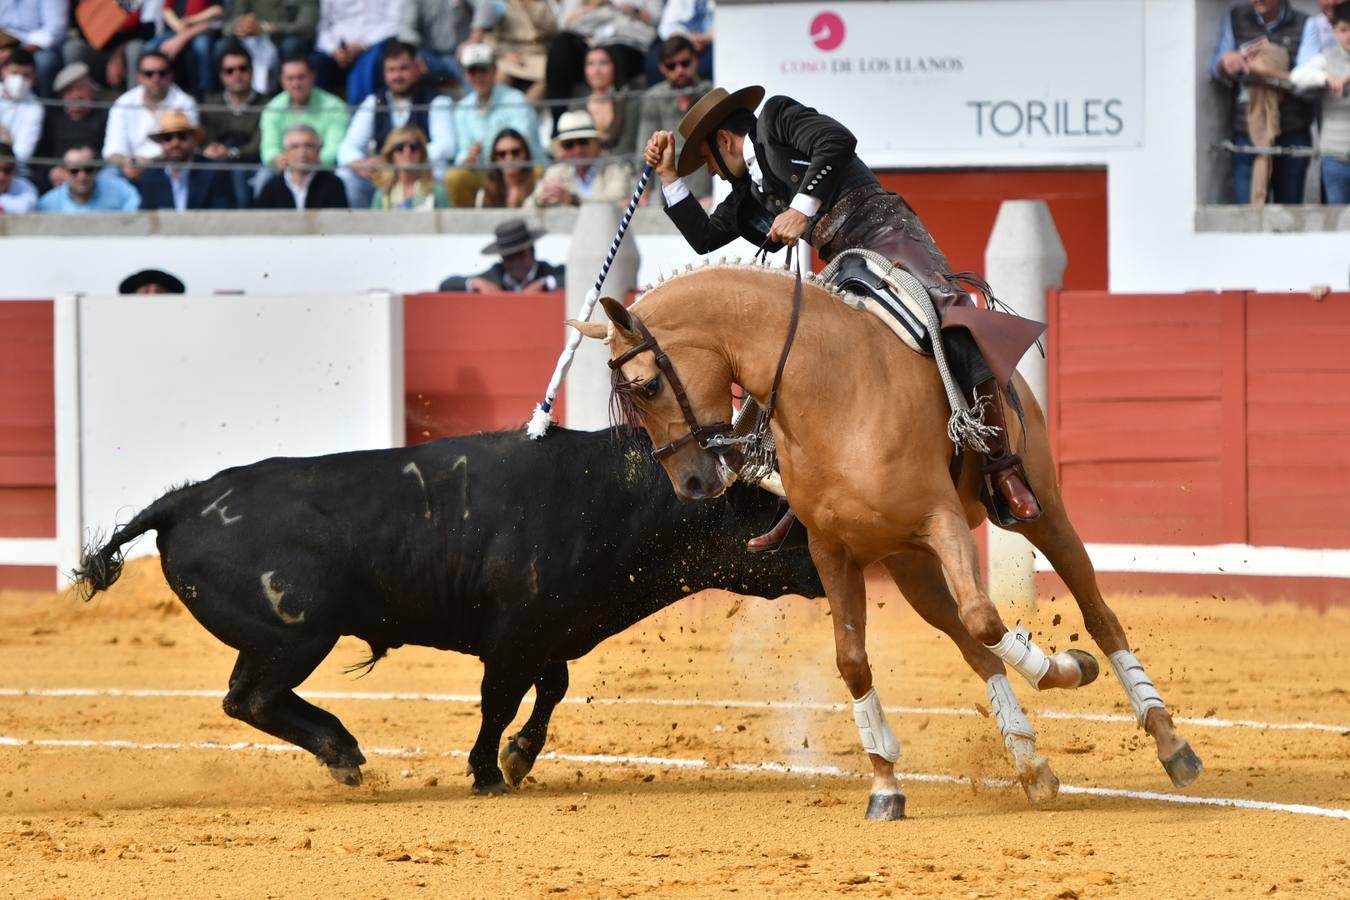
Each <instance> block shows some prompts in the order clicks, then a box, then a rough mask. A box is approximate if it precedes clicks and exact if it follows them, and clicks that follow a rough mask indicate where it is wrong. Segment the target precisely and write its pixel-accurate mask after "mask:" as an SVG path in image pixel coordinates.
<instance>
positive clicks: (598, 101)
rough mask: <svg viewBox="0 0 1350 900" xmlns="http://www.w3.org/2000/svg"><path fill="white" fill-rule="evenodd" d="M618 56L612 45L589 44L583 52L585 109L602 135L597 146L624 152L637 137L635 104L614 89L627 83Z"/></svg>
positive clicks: (628, 149)
mask: <svg viewBox="0 0 1350 900" xmlns="http://www.w3.org/2000/svg"><path fill="white" fill-rule="evenodd" d="M619 60H620V57H619V56H617V55H616V54H615V53H614V48H612V47H592V48H591V49H590V50H589V51H587V53H586V87H587V88H588V89H589V93H588V94H587V95H586V111H587V112H589V113H590V114H591V119H592V120H593V121H594V122H595V128H596V130H597V131H599V132H600V133H601V134H602V135H603V136H604V137H603V138H601V141H600V146H601V147H602V148H603V149H604V150H605V151H606V152H614V151H616V150H617V151H618V152H619V153H628V152H629V151H630V150H631V149H632V147H633V144H634V142H635V141H636V140H637V113H636V109H637V105H636V104H635V103H633V101H632V100H631V99H629V98H627V97H624V98H616V97H615V96H614V92H615V91H616V90H619V89H620V88H621V87H622V86H623V85H626V84H628V81H629V79H628V75H627V73H625V72H624V71H623V67H622V64H621V63H620V62H619Z"/></svg>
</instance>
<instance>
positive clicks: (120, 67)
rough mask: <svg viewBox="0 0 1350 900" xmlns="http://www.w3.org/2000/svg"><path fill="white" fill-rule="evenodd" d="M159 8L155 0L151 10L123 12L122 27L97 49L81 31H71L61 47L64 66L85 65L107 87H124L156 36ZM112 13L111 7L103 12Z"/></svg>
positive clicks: (157, 1)
mask: <svg viewBox="0 0 1350 900" xmlns="http://www.w3.org/2000/svg"><path fill="white" fill-rule="evenodd" d="M80 2H84V0H80ZM162 5H163V4H162V0H154V2H153V3H152V4H150V6H151V8H150V9H144V8H142V9H138V10H136V11H135V12H129V13H126V14H125V16H126V17H125V18H124V19H123V20H122V24H121V27H120V28H119V29H118V30H117V31H116V32H115V33H114V34H113V35H112V36H111V37H108V38H105V39H103V40H102V43H100V44H99V46H98V47H97V48H95V47H94V46H93V45H92V44H90V42H89V40H88V37H87V36H86V35H85V34H84V33H83V32H82V31H81V30H79V29H72V30H71V31H70V32H69V33H68V34H67V36H66V41H65V43H64V44H63V45H62V48H61V53H62V56H63V58H64V59H65V61H66V62H67V63H75V62H82V63H84V64H85V65H87V66H88V67H89V70H90V72H92V73H94V77H95V78H96V79H97V80H99V81H102V83H103V84H105V85H107V86H108V87H113V88H116V87H121V86H123V85H124V84H126V83H127V81H128V78H127V73H128V72H135V71H136V67H137V65H138V64H139V63H140V59H141V53H142V52H143V51H144V50H145V44H146V42H147V41H150V40H152V39H154V37H155V34H156V30H157V25H156V23H157V21H158V13H157V12H156V9H157V8H158V7H159V6H162ZM143 6H144V5H143ZM114 12H115V10H113V9H112V8H111V7H104V9H103V13H104V14H112V13H114Z"/></svg>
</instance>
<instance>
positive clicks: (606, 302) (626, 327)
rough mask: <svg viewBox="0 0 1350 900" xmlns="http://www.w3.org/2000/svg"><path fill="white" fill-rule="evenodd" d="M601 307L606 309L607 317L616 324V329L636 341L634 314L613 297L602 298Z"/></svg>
mask: <svg viewBox="0 0 1350 900" xmlns="http://www.w3.org/2000/svg"><path fill="white" fill-rule="evenodd" d="M600 305H601V306H603V307H604V308H605V315H607V316H609V320H610V321H611V322H613V323H614V327H615V328H617V329H619V331H621V332H623V333H624V334H625V335H626V336H628V337H630V338H633V339H636V338H637V334H636V331H635V329H634V328H633V314H632V313H630V312H629V311H628V307H626V306H624V305H623V304H622V303H620V302H619V301H618V300H615V299H614V298H613V297H601V298H600Z"/></svg>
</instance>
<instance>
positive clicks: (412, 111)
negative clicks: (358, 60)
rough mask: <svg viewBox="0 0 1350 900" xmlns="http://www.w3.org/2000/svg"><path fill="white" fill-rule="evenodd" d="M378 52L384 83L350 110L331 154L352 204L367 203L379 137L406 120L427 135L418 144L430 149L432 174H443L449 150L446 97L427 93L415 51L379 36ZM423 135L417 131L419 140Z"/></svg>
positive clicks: (450, 133)
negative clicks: (339, 141) (381, 44)
mask: <svg viewBox="0 0 1350 900" xmlns="http://www.w3.org/2000/svg"><path fill="white" fill-rule="evenodd" d="M380 54H381V57H382V60H383V63H382V65H383V69H384V84H385V86H384V87H383V88H382V89H381V90H379V91H377V92H375V93H374V94H371V95H370V96H369V97H367V98H366V99H364V100H362V101H361V105H360V106H358V107H357V108H356V112H354V113H352V121H351V124H350V125H348V126H347V134H346V136H345V137H344V138H343V139H342V144H341V146H339V147H338V154H337V161H338V165H340V166H343V167H344V168H345V170H346V171H345V172H344V171H339V172H338V175H339V177H342V181H343V184H345V185H346V186H347V199H348V200H349V201H350V202H351V204H352V206H353V207H354V208H358V209H359V208H362V207H366V206H370V197H371V195H372V194H373V193H374V191H375V188H374V181H375V179H376V176H377V175H378V174H379V172H378V167H379V166H380V163H381V160H380V156H381V151H380V149H379V148H382V147H385V146H387V141H386V140H385V139H386V138H387V137H388V136H389V134H390V133H391V132H392V131H393V130H394V129H395V128H399V127H402V126H405V125H412V126H416V127H417V129H418V130H419V131H420V132H421V133H422V134H423V135H430V139H431V143H430V144H429V145H428V146H426V147H424V148H423V149H424V150H425V151H426V152H427V153H428V154H429V155H430V160H431V165H432V167H433V169H434V171H435V176H436V178H437V179H438V180H439V179H441V178H444V177H445V170H446V166H448V165H449V163H450V160H451V158H452V157H453V156H454V154H455V125H454V121H453V118H454V110H453V107H452V106H451V104H450V98H449V97H446V96H443V95H440V94H433V93H431V91H429V90H427V88H426V86H425V85H423V84H422V77H421V72H420V71H419V70H418V65H417V51H416V50H414V49H413V47H412V46H411V45H409V44H405V43H403V42H402V41H385V43H384V48H383V49H382V50H381V51H380ZM426 140H427V138H426V137H423V139H422V141H423V143H424V144H425V143H426Z"/></svg>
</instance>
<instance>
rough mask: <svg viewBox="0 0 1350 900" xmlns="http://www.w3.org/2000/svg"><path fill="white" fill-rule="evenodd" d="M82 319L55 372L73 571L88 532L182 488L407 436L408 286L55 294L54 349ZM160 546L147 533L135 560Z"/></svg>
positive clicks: (64, 554)
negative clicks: (287, 292)
mask: <svg viewBox="0 0 1350 900" xmlns="http://www.w3.org/2000/svg"><path fill="white" fill-rule="evenodd" d="M72 329H77V335H78V336H77V337H76V338H75V341H76V342H77V343H76V346H78V362H77V365H76V366H70V365H65V366H64V367H63V368H62V370H60V371H58V373H57V383H58V386H57V398H58V399H57V402H58V408H57V444H58V448H59V449H58V469H59V470H60V472H61V475H62V476H63V477H62V478H61V479H60V484H59V485H58V497H57V506H58V510H59V512H58V532H59V533H58V538H57V540H58V543H59V545H60V560H59V563H58V564H59V565H60V567H61V569H62V570H63V571H68V570H69V569H70V568H71V567H72V566H73V565H74V564H75V562H76V561H77V560H78V552H79V546H80V542H81V539H82V538H83V536H84V534H85V533H86V532H89V531H91V530H98V531H101V532H102V533H103V534H104V535H106V534H108V533H109V532H111V531H112V530H113V529H114V528H115V527H116V526H117V525H119V524H122V523H125V522H127V521H128V520H129V519H130V518H131V517H132V516H133V515H135V514H136V513H137V512H138V511H139V510H141V509H142V508H144V507H145V506H147V505H148V504H149V503H151V502H152V501H153V500H155V498H157V497H159V496H160V495H161V494H162V493H164V491H165V490H166V489H168V488H169V487H171V486H173V485H176V484H181V483H183V482H184V481H189V480H201V479H204V478H208V477H210V476H211V475H213V474H215V473H216V472H218V471H220V470H221V469H224V468H228V467H230V466H236V465H243V464H247V463H251V462H254V461H256V460H259V459H263V458H266V457H269V456H311V455H315V454H322V453H333V452H337V451H342V450H362V449H371V448H378V447H390V446H396V445H398V444H401V443H402V442H403V429H404V424H403V414H404V410H403V301H402V298H401V297H398V296H394V295H391V294H388V293H371V294H363V295H346V296H341V295H337V296H333V295H330V296H322V295H314V296H306V297H285V296H282V297H277V296H273V297H265V296H247V297H239V296H214V297H201V296H186V297H185V296H182V295H140V296H125V297H111V296H78V297H65V298H61V299H58V301H57V336H56V341H57V346H58V348H59V347H61V346H63V345H66V346H69V344H70V341H71V337H72V336H71V334H70V332H71V330H72ZM60 358H61V357H60V356H58V360H60ZM70 459H78V461H79V464H78V469H75V468H74V467H72V466H69V465H65V464H63V461H65V460H70ZM154 552H155V545H154V543H153V540H143V541H141V542H140V544H139V545H138V546H137V547H136V549H135V551H133V553H132V555H141V554H148V553H154Z"/></svg>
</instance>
